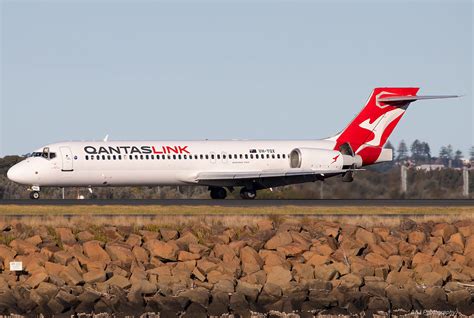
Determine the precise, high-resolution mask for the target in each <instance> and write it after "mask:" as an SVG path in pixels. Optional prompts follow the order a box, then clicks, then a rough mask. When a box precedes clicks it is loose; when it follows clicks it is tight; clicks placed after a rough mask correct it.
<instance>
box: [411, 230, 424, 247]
mask: <svg viewBox="0 0 474 318" xmlns="http://www.w3.org/2000/svg"><path fill="white" fill-rule="evenodd" d="M425 242H426V234H425V233H424V232H421V231H413V232H410V233H408V243H410V244H413V245H421V244H423V243H425Z"/></svg>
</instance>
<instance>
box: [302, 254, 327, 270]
mask: <svg viewBox="0 0 474 318" xmlns="http://www.w3.org/2000/svg"><path fill="white" fill-rule="evenodd" d="M329 262H330V259H329V256H327V255H318V254H314V255H313V256H311V258H310V259H309V260H308V261H307V264H310V265H313V266H314V267H318V266H321V265H323V264H329Z"/></svg>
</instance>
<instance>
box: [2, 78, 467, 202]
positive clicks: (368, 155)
mask: <svg viewBox="0 0 474 318" xmlns="http://www.w3.org/2000/svg"><path fill="white" fill-rule="evenodd" d="M418 90H419V88H417V87H379V88H375V89H374V90H373V91H372V93H371V95H370V97H369V99H368V101H367V103H366V105H365V107H364V108H363V109H362V110H361V112H360V113H359V114H358V115H357V116H356V117H355V118H354V119H353V120H352V121H351V122H350V123H349V125H348V126H347V127H346V128H345V129H344V130H343V131H342V132H340V133H339V134H337V135H335V136H332V137H329V138H325V139H321V140H223V141H209V140H203V141H172V140H166V141H108V140H107V138H106V139H105V140H104V141H80V142H79V141H72V142H60V143H54V144H49V145H46V146H44V147H42V148H40V149H38V150H36V151H34V152H33V153H31V154H30V155H28V156H27V158H26V159H25V160H23V161H21V162H19V163H17V164H16V165H14V166H13V167H11V168H10V169H9V170H8V172H7V177H8V178H9V179H10V180H12V181H14V182H17V183H19V184H24V185H28V186H30V188H29V189H28V190H29V191H30V198H31V199H39V197H40V188H41V187H72V186H74V187H88V188H89V189H92V187H106V186H162V185H174V186H181V185H202V186H206V187H208V190H209V191H210V196H211V198H212V199H225V198H226V196H227V192H228V191H231V192H232V191H234V189H235V188H240V196H241V197H242V199H254V198H255V197H256V195H257V191H258V190H261V189H268V188H274V187H279V186H284V185H289V184H297V183H304V182H315V181H323V180H325V179H326V178H330V177H336V176H339V177H341V179H342V181H343V182H351V181H353V174H354V171H356V170H362V168H363V167H365V166H369V165H372V164H377V163H381V162H388V161H391V160H392V158H393V154H392V151H391V149H386V148H384V145H385V143H386V141H387V139H388V137H389V136H390V134H391V133H392V131H393V130H394V128H395V126H396V125H397V123H398V122H399V121H400V119H401V118H402V116H403V114H404V113H405V111H406V110H407V108H408V105H409V104H410V103H412V102H414V101H417V100H426V99H440V98H454V97H459V96H457V95H438V96H419V95H417V92H418Z"/></svg>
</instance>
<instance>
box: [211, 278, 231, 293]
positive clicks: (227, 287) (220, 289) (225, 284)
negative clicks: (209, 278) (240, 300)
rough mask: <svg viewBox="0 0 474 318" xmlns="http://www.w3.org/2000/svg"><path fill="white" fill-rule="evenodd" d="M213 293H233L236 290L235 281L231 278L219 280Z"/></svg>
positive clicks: (213, 288)
mask: <svg viewBox="0 0 474 318" xmlns="http://www.w3.org/2000/svg"><path fill="white" fill-rule="evenodd" d="M212 292H213V293H225V294H229V293H233V292H234V282H233V281H231V280H227V279H223V280H220V281H218V282H217V283H215V284H214V286H213V287H212Z"/></svg>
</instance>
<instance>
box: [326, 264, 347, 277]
mask: <svg viewBox="0 0 474 318" xmlns="http://www.w3.org/2000/svg"><path fill="white" fill-rule="evenodd" d="M329 266H331V267H332V268H334V269H335V270H336V271H337V272H338V273H339V275H341V276H342V275H346V274H349V272H350V270H351V268H350V267H349V266H348V265H346V264H345V263H341V262H334V263H332V264H331V265H329Z"/></svg>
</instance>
